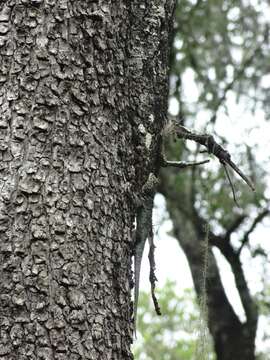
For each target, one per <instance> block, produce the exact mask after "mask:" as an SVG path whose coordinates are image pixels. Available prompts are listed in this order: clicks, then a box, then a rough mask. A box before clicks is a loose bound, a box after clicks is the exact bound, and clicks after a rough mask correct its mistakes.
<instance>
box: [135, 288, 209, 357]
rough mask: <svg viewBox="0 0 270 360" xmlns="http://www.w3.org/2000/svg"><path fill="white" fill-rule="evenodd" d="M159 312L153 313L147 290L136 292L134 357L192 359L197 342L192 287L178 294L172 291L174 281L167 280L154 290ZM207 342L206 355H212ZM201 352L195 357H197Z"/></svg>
mask: <svg viewBox="0 0 270 360" xmlns="http://www.w3.org/2000/svg"><path fill="white" fill-rule="evenodd" d="M157 296H158V299H159V303H160V306H161V308H162V310H163V314H162V316H160V317H157V316H156V314H155V312H154V310H153V306H152V301H151V299H150V297H149V294H148V293H147V292H142V293H141V294H140V307H139V312H138V326H139V328H140V334H141V336H140V337H138V340H137V341H136V343H135V344H134V355H135V359H138V360H152V359H164V360H167V359H168V360H179V359H181V360H192V359H195V357H194V355H195V353H196V348H197V346H198V332H199V322H200V312H199V308H198V305H197V303H196V300H195V293H194V291H193V290H192V289H186V290H185V291H184V293H183V294H182V295H180V296H179V295H178V294H177V291H176V283H174V282H171V281H167V282H166V284H165V285H164V287H162V289H160V290H159V291H157ZM210 345H211V344H209V346H208V348H207V352H208V358H209V359H214V353H213V351H212V348H211V346H210ZM201 355H202V354H200V356H198V357H197V360H201V359H202V357H201Z"/></svg>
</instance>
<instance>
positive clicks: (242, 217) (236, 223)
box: [223, 214, 247, 241]
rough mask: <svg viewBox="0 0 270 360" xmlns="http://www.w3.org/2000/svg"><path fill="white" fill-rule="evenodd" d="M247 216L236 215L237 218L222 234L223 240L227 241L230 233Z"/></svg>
mask: <svg viewBox="0 0 270 360" xmlns="http://www.w3.org/2000/svg"><path fill="white" fill-rule="evenodd" d="M246 218H247V215H244V214H243V215H240V216H238V218H236V219H235V221H234V222H233V224H232V225H231V226H230V227H229V228H228V230H227V231H226V233H225V235H224V237H223V238H224V240H226V241H229V240H230V238H231V235H232V233H233V232H234V231H236V230H237V229H238V228H239V226H240V225H241V224H242V223H243V221H244V220H245V219H246Z"/></svg>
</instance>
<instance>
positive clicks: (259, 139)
mask: <svg viewBox="0 0 270 360" xmlns="http://www.w3.org/2000/svg"><path fill="white" fill-rule="evenodd" d="M269 19H270V7H269V2H268V1H259V0H254V1H251V0H246V1H236V0H231V1H221V0H209V1H203V0H197V1H191V0H181V1H178V2H177V8H176V18H175V24H174V33H173V37H172V42H171V43H172V49H171V57H170V96H169V99H168V104H169V114H168V117H172V118H174V119H175V120H176V121H179V122H180V123H181V124H182V125H184V126H187V127H188V128H193V129H196V131H199V132H203V133H206V132H207V133H211V134H212V135H214V137H215V139H216V141H217V142H219V143H220V144H222V145H223V146H224V147H225V148H227V149H228V150H229V152H230V153H231V156H232V159H233V160H234V162H235V163H236V164H237V165H238V166H239V167H240V168H241V169H242V170H243V172H244V173H245V174H246V175H248V176H249V177H251V179H252V181H253V182H254V183H255V185H256V192H255V193H253V192H251V191H250V189H249V188H248V187H247V186H246V184H244V183H243V182H242V181H241V179H239V177H237V176H236V175H235V174H231V179H232V182H233V184H234V187H235V192H236V197H237V201H238V203H239V204H240V206H239V207H238V206H237V204H236V203H235V202H234V200H233V194H232V190H231V188H230V185H229V182H228V179H227V177H226V175H225V173H224V169H223V167H222V166H220V164H219V163H218V161H217V160H215V159H211V162H210V165H207V166H201V167H197V168H193V169H191V170H185V171H179V170H178V169H170V170H169V169H167V168H166V171H164V172H162V174H161V177H162V183H161V186H160V193H161V194H162V195H164V197H165V199H166V204H167V211H168V213H169V216H170V219H171V221H172V225H173V230H172V234H173V236H174V237H175V238H176V240H177V241H178V243H179V246H180V247H181V248H182V249H183V251H184V253H185V255H186V257H187V260H188V263H189V267H190V270H191V274H192V277H193V282H194V290H189V291H187V292H185V293H184V294H182V295H179V293H178V291H177V286H176V284H174V283H171V282H168V283H167V284H166V286H165V288H163V289H162V290H161V291H160V292H159V294H158V295H159V301H160V305H161V308H162V313H163V316H162V317H157V316H156V315H155V314H153V310H152V309H153V306H152V304H151V303H149V298H150V295H149V294H146V293H142V294H141V295H140V304H139V306H140V309H139V322H138V330H139V332H140V336H139V339H138V341H137V342H136V344H135V347H134V351H135V358H136V359H140V360H143V359H147V360H150V359H153V360H159V359H177V360H178V359H180V360H186V359H196V360H198V359H199V358H197V356H198V355H196V346H198V341H199V340H198V338H200V335H199V336H198V332H197V330H198V326H197V324H198V321H200V319H201V318H202V317H204V315H206V318H207V319H206V321H207V324H208V327H209V331H210V334H211V337H210V336H208V338H209V341H208V342H207V344H206V345H205V346H206V347H207V357H206V358H207V359H214V358H215V359H216V360H234V359H237V360H254V359H257V360H258V359H260V360H261V359H270V355H268V350H267V347H266V346H263V348H262V349H259V348H256V347H255V339H256V334H257V330H258V320H260V321H261V320H262V323H263V324H264V326H265V327H266V328H265V336H264V339H263V341H265V344H267V340H268V337H269V334H270V324H268V322H267V321H268V320H267V318H268V317H269V313H270V290H269V289H270V286H269V281H268V280H269V278H270V277H269V274H270V272H269V270H270V269H269V266H268V264H269V250H270V245H269V240H268V237H269V235H268V234H267V232H268V228H269V224H270V222H269V180H268V179H269V177H268V175H269V170H270V167H269V158H270V151H269V150H268V149H269V142H270V123H269V118H270V107H269V104H270V99H269V97H270V92H269V87H270V72H269V69H270V61H269V60H270V46H269ZM164 147H165V154H166V157H167V159H169V160H184V161H194V160H201V159H205V158H206V157H207V156H208V155H206V154H202V153H201V152H200V151H201V149H200V148H199V147H198V146H197V145H196V144H192V143H191V142H188V141H187V142H180V141H179V140H178V141H175V139H174V138H173V137H172V136H168V137H167V138H166V141H165V144H164ZM206 224H209V227H210V228H209V248H208V249H207V252H208V257H209V265H208V272H207V279H206V285H205V288H204V289H203V288H202V286H201V283H202V267H203V256H202V253H201V251H199V249H200V247H201V244H202V243H203V240H204V238H205V225H206ZM259 227H260V228H261V229H264V230H263V231H261V232H260V234H262V233H263V234H264V235H263V237H261V236H259V235H258V234H259V233H258V232H256V230H257V229H258V228H259ZM168 246H169V244H168ZM217 251H218V252H219V253H220V254H221V256H223V258H224V259H225V260H226V261H227V263H228V264H229V266H230V269H231V271H232V273H233V276H234V281H235V286H236V289H237V291H238V294H239V297H240V299H241V302H242V306H243V309H244V313H245V320H243V319H240V318H239V316H238V315H237V314H236V312H235V310H234V308H233V306H231V304H230V302H229V300H228V297H227V294H226V291H225V290H224V287H223V284H222V281H221V276H222V274H221V268H220V266H219V264H218V260H217ZM247 259H248V263H249V264H253V265H254V271H255V272H257V279H258V283H260V286H259V287H257V289H253V288H252V286H251V285H250V283H249V281H248V275H247V266H245V264H246V263H247ZM253 265H252V266H253ZM157 266H158V264H157ZM176 271H178V273H179V278H181V276H183V273H182V272H181V264H180V265H179V269H176ZM258 288H259V290H258ZM202 297H205V298H206V300H207V303H206V310H205V314H201V315H199V310H198V305H196V304H197V303H196V299H201V298H202ZM196 334H197V335H196ZM269 351H270V350H269ZM201 359H202V358H201ZM201 359H200V360H201Z"/></svg>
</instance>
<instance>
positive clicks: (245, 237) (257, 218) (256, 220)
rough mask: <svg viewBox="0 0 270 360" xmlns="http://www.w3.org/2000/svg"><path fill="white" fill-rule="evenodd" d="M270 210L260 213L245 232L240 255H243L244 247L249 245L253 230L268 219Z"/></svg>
mask: <svg viewBox="0 0 270 360" xmlns="http://www.w3.org/2000/svg"><path fill="white" fill-rule="evenodd" d="M269 212H270V211H269V209H264V210H263V211H262V212H261V213H259V214H258V215H257V216H256V218H255V219H254V220H253V222H252V224H251V226H250V228H249V229H248V230H247V231H246V232H245V234H244V236H243V238H242V244H241V246H240V248H239V250H238V252H237V253H238V255H240V254H241V251H242V249H243V247H244V246H245V245H246V244H247V242H248V241H249V235H250V234H251V233H252V232H253V230H254V229H255V228H256V226H257V225H258V224H259V223H260V222H261V221H262V220H263V219H264V218H265V217H266V215H268V214H269Z"/></svg>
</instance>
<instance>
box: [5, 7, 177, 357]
mask: <svg viewBox="0 0 270 360" xmlns="http://www.w3.org/2000/svg"><path fill="white" fill-rule="evenodd" d="M173 8H174V1H171V0H168V1H167V0H166V1H161V0H160V1H156V0H153V1H152V0H149V1H147V2H145V3H143V4H142V2H141V1H138V0H134V1H132V2H127V1H120V0H119V1H108V0H104V1H103V0H96V1H85V0H61V1H54V0H21V1H19V0H6V1H1V2H0V82H1V89H0V95H1V97H0V99H1V100H0V105H1V110H0V111H1V113H0V139H1V147H0V156H1V163H0V187H1V192H0V201H1V203H0V204H1V206H0V236H1V244H0V245H1V247H0V278H1V282H0V328H1V336H0V357H1V359H3V360H15V359H16V360H17V359H18V360H23V359H28V360H29V359H33V360H34V359H35V360H36V359H46V360H52V359H59V360H60V359H69V360H79V359H102V360H104V359H117V360H119V359H132V354H131V352H130V344H131V342H132V322H131V317H132V304H131V299H130V291H131V286H132V281H131V257H132V253H133V248H134V244H133V242H132V241H133V239H132V228H133V222H134V216H135V204H134V201H133V200H134V195H137V196H139V195H140V192H141V189H142V186H143V184H144V183H145V181H146V180H147V178H148V176H149V173H150V172H155V173H157V172H158V164H157V157H158V156H159V145H160V137H161V135H160V131H161V129H162V127H163V121H164V119H165V117H166V111H167V95H168V38H169V32H170V24H171V18H172V14H173ZM146 137H147V141H146Z"/></svg>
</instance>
